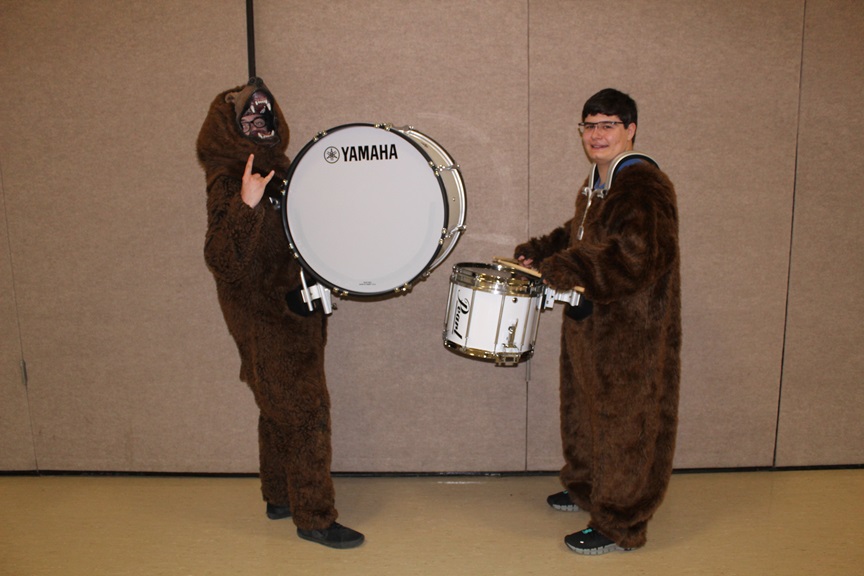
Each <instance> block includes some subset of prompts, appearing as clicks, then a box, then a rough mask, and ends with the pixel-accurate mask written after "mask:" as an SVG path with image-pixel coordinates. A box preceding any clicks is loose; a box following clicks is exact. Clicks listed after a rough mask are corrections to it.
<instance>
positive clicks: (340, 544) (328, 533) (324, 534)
mask: <svg viewBox="0 0 864 576" xmlns="http://www.w3.org/2000/svg"><path fill="white" fill-rule="evenodd" d="M297 535H298V536H300V538H303V539H304V540H309V541H310V542H317V543H319V544H323V545H324V546H329V547H330V548H356V547H357V546H360V545H361V544H363V540H365V537H364V536H363V534H361V533H360V532H357V531H356V530H352V529H351V528H348V527H346V526H342V525H341V524H339V523H338V522H333V523H332V524H331V525H330V527H329V528H325V529H324V530H301V529H300V528H298V529H297Z"/></svg>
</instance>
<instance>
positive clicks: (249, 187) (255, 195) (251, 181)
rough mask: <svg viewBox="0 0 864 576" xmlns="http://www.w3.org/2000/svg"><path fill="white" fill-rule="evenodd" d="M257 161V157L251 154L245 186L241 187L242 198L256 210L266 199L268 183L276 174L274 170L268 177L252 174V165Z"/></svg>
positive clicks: (245, 173)
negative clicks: (263, 199)
mask: <svg viewBox="0 0 864 576" xmlns="http://www.w3.org/2000/svg"><path fill="white" fill-rule="evenodd" d="M254 161H255V155H254V154H249V159H248V160H247V161H246V169H245V170H244V171H243V180H242V181H243V184H242V186H241V187H240V198H242V199H243V202H244V203H245V204H246V205H247V206H249V207H250V208H255V207H256V206H258V203H259V202H261V198H263V197H264V189H265V188H266V187H267V183H268V182H270V179H271V178H273V174H275V172H274V171H273V170H271V171H270V173H269V174H268V175H267V176H261V175H260V174H253V173H252V164H253V163H254Z"/></svg>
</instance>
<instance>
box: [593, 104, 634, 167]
mask: <svg viewBox="0 0 864 576" xmlns="http://www.w3.org/2000/svg"><path fill="white" fill-rule="evenodd" d="M584 122H585V123H586V124H595V125H596V126H595V127H594V128H593V129H586V130H585V132H584V133H583V134H582V147H583V148H584V149H585V154H586V155H587V156H588V159H589V160H591V162H593V163H595V164H597V165H599V166H604V165H606V164H609V163H610V162H612V160H614V159H615V157H616V156H618V155H619V154H621V153H622V152H627V151H629V150H632V149H633V138H634V137H635V136H636V124H635V123H633V124H630V125H629V126H626V127H625V126H624V125H623V124H621V123H620V122H621V119H620V118H619V117H618V116H606V115H605V114H591V115H590V116H586V117H585V120H584ZM603 122H617V124H614V125H612V126H611V127H608V126H604V125H603V124H602V123H603Z"/></svg>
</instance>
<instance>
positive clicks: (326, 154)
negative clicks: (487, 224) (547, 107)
mask: <svg viewBox="0 0 864 576" xmlns="http://www.w3.org/2000/svg"><path fill="white" fill-rule="evenodd" d="M282 194H283V199H282V202H281V204H282V220H283V224H284V226H285V233H286V235H287V236H288V242H289V244H290V245H291V250H292V251H293V252H294V255H295V257H296V258H298V259H299V261H300V264H301V265H302V267H303V269H304V270H305V271H306V272H307V273H309V274H311V275H312V276H314V277H315V279H316V280H317V281H318V282H319V283H321V284H322V285H324V286H326V287H327V288H329V289H330V290H331V291H332V292H333V293H334V294H336V295H337V296H359V297H365V296H381V295H387V294H398V293H402V292H405V291H407V290H409V289H410V288H411V286H412V285H413V284H414V283H415V282H417V281H419V280H421V279H423V278H425V277H427V276H428V275H429V274H430V273H431V271H432V269H433V268H435V267H436V266H437V265H438V264H440V263H441V262H442V261H443V260H444V259H445V258H446V257H447V255H448V254H449V253H450V251H451V250H452V249H453V247H454V246H455V244H456V241H457V240H458V238H459V235H460V234H461V233H462V231H463V230H464V229H465V208H466V207H465V187H464V184H463V182H462V175H461V173H460V171H459V167H458V166H457V165H456V164H455V163H454V162H453V159H452V158H451V157H450V156H449V155H448V154H447V152H446V151H445V150H444V149H443V148H442V147H441V146H439V145H438V144H437V143H436V142H435V141H433V140H432V139H431V138H429V137H428V136H426V135H424V134H422V133H421V132H418V131H417V130H414V129H413V128H410V127H405V128H396V127H393V126H390V125H386V124H347V125H344V126H337V127H336V128H332V129H330V130H327V131H326V132H322V133H321V134H319V135H318V136H317V137H316V138H315V139H313V140H312V141H311V142H309V143H308V144H307V145H306V146H305V147H304V148H303V149H302V150H301V151H300V153H299V154H298V156H297V158H295V159H294V162H293V163H292V164H291V168H290V170H289V173H288V176H287V178H286V179H285V181H284V183H283V188H282Z"/></svg>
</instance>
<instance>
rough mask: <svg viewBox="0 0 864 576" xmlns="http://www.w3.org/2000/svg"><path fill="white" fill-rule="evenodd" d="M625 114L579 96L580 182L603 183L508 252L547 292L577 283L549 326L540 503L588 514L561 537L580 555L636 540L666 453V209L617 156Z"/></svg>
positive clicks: (620, 97)
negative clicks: (553, 479)
mask: <svg viewBox="0 0 864 576" xmlns="http://www.w3.org/2000/svg"><path fill="white" fill-rule="evenodd" d="M636 114H637V112H636V103H635V102H634V101H633V100H632V99H631V98H630V97H629V96H628V95H626V94H623V93H621V92H619V91H617V90H614V89H606V90H602V91H600V92H598V93H597V94H595V95H594V96H592V97H591V98H590V99H589V100H588V101H587V102H586V103H585V106H584V108H583V112H582V123H581V124H580V131H581V132H582V144H583V147H584V149H585V152H586V154H587V156H588V158H589V159H590V160H591V161H592V162H593V163H594V166H592V170H593V171H594V172H593V174H594V175H596V176H597V179H596V182H594V180H595V179H594V177H593V176H592V178H590V179H589V181H590V182H592V183H594V184H596V185H602V184H603V183H605V182H609V183H610V185H609V186H608V187H607V188H608V190H605V191H604V190H602V189H600V190H589V189H588V188H586V189H585V191H584V192H580V193H579V194H577V196H576V213H575V216H574V217H573V218H572V219H571V220H570V221H568V222H567V223H566V224H564V225H563V226H562V227H560V228H557V229H556V230H554V231H553V232H551V233H550V234H549V235H546V236H542V237H539V238H534V239H532V240H530V241H529V242H527V243H525V244H522V245H520V246H518V247H517V248H516V250H515V256H516V258H517V259H520V260H521V261H522V262H523V263H524V264H526V265H529V266H533V267H535V268H537V270H538V271H539V272H540V273H541V274H542V277H543V280H544V282H546V283H547V284H548V285H549V286H550V287H552V288H554V289H556V290H560V291H568V290H571V289H573V288H574V287H577V286H579V287H583V288H584V298H585V299H583V301H582V303H581V304H580V305H579V306H576V307H570V306H569V305H567V307H566V309H565V314H564V318H563V325H562V327H561V357H560V395H561V438H562V443H563V449H564V461H565V464H564V467H563V468H562V470H561V474H560V478H561V482H562V484H563V486H564V488H565V490H564V491H563V492H559V493H557V494H553V495H552V496H550V497H549V498H548V499H547V502H548V503H549V505H551V506H552V507H553V508H556V509H559V510H571V511H572V510H578V509H580V508H581V509H582V510H585V511H587V512H588V513H590V515H591V519H590V522H589V523H588V528H587V529H586V530H582V531H580V532H576V533H574V534H570V535H569V536H567V537H566V538H565V543H566V544H567V546H568V547H569V548H570V549H571V550H573V551H575V552H578V553H581V554H603V553H606V552H611V551H613V550H627V549H633V548H638V547H641V546H643V545H644V544H645V542H646V531H647V524H648V521H649V520H650V519H651V518H652V516H653V515H654V513H655V511H656V510H657V509H658V507H659V506H660V503H661V502H662V500H663V497H664V495H665V493H666V488H667V486H668V483H669V478H670V475H671V473H672V459H673V454H674V451H675V436H676V428H677V421H678V387H679V375H680V349H681V311H680V309H681V295H680V294H681V292H680V274H679V248H678V210H677V205H676V196H675V190H674V187H673V185H672V183H671V182H670V181H669V178H668V177H667V176H666V175H665V174H664V173H663V172H661V171H660V170H659V169H658V168H657V167H656V166H655V165H654V164H653V163H652V162H649V161H645V160H644V159H647V160H650V158H647V157H644V156H643V158H644V159H638V156H635V158H637V159H633V160H631V159H629V158H624V160H625V161H622V157H621V155H622V154H628V153H629V154H630V155H633V153H632V152H630V151H632V149H633V142H634V140H635V136H636V120H637V117H636ZM613 165H615V166H617V167H618V170H616V171H615V173H614V180H613V174H611V173H607V172H608V171H609V169H610V167H611V166H613ZM597 192H600V193H597ZM592 204H593V205H592ZM589 208H590V209H589Z"/></svg>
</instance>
